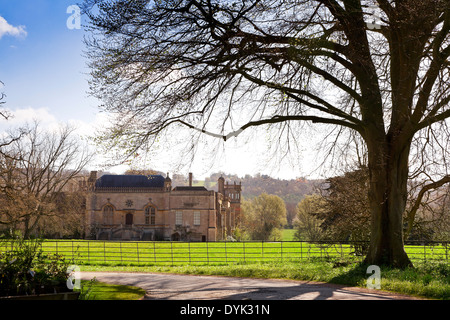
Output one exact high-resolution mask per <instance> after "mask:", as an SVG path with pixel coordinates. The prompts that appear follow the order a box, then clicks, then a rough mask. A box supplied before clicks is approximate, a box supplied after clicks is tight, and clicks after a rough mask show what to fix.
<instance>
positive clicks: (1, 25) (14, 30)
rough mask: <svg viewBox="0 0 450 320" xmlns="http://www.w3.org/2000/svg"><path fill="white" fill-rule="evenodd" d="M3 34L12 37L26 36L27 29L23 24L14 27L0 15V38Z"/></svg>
mask: <svg viewBox="0 0 450 320" xmlns="http://www.w3.org/2000/svg"><path fill="white" fill-rule="evenodd" d="M4 35H9V36H13V37H26V36H27V31H26V30H25V26H17V27H14V26H12V25H10V24H9V23H8V21H6V19H5V18H3V17H2V16H0V39H1V38H2V37H3V36H4Z"/></svg>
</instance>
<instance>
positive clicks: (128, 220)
mask: <svg viewBox="0 0 450 320" xmlns="http://www.w3.org/2000/svg"><path fill="white" fill-rule="evenodd" d="M240 203H241V183H239V184H236V182H234V183H233V184H228V182H227V183H226V184H225V179H224V178H223V177H220V178H219V179H218V191H217V192H216V191H214V190H207V189H206V188H205V187H199V186H193V185H192V174H191V173H190V174H189V185H188V186H176V187H174V188H173V187H172V181H171V179H170V177H169V174H167V176H166V177H163V176H162V175H151V176H146V175H103V176H101V177H100V178H97V172H96V171H92V172H91V174H90V177H89V179H88V194H87V199H86V219H87V222H88V225H89V226H90V228H91V230H90V232H88V234H89V233H90V234H91V235H95V238H96V239H97V240H172V241H217V240H222V239H225V238H226V237H227V235H229V234H230V233H231V232H232V231H233V230H234V228H235V227H237V226H238V223H239V218H240Z"/></svg>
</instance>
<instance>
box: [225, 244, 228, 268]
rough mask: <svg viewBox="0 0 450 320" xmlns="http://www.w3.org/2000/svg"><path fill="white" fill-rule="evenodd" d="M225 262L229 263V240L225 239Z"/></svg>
mask: <svg viewBox="0 0 450 320" xmlns="http://www.w3.org/2000/svg"><path fill="white" fill-rule="evenodd" d="M225 263H228V254H227V242H226V241H225Z"/></svg>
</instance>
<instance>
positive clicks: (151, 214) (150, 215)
mask: <svg viewBox="0 0 450 320" xmlns="http://www.w3.org/2000/svg"><path fill="white" fill-rule="evenodd" d="M145 224H151V225H155V224H156V209H155V208H154V207H147V208H145Z"/></svg>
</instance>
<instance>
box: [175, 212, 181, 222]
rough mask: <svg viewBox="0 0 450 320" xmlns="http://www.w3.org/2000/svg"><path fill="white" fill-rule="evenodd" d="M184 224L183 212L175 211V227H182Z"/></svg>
mask: <svg viewBox="0 0 450 320" xmlns="http://www.w3.org/2000/svg"><path fill="white" fill-rule="evenodd" d="M182 224H183V211H175V225H177V226H181V225H182Z"/></svg>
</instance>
